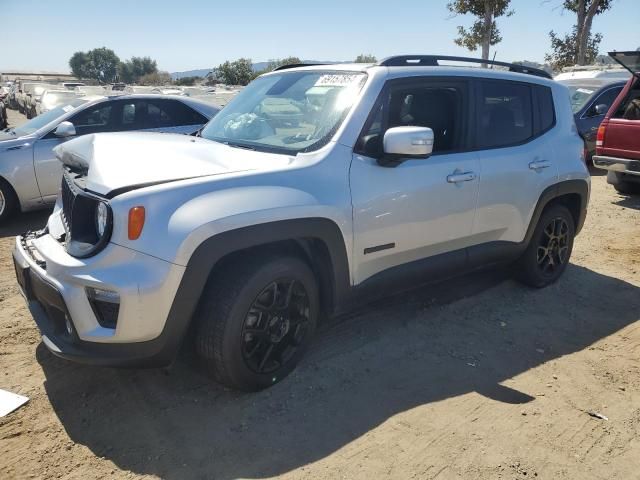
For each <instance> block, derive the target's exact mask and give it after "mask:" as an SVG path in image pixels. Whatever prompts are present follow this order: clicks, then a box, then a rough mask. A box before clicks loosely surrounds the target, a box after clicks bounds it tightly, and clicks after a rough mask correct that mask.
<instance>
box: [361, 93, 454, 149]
mask: <svg viewBox="0 0 640 480" xmlns="http://www.w3.org/2000/svg"><path fill="white" fill-rule="evenodd" d="M390 85H391V86H390V87H389V88H388V89H387V90H386V91H385V93H383V95H382V98H381V99H380V100H379V101H378V105H377V106H376V107H375V110H374V112H373V113H372V115H371V117H370V119H369V122H368V124H367V126H366V127H365V129H364V131H363V133H362V135H361V137H360V139H359V141H358V145H357V146H356V150H357V151H360V152H362V153H363V154H365V155H369V156H374V157H375V156H378V155H380V154H382V141H383V137H384V133H385V132H386V131H387V129H389V128H393V127H403V126H407V127H409V126H411V127H428V128H430V129H431V130H433V138H434V142H433V153H434V154H438V153H446V152H453V151H459V150H461V149H462V148H463V145H462V143H463V135H462V130H463V121H464V118H465V115H464V112H465V111H466V109H464V108H463V105H464V100H463V99H464V91H465V84H461V83H459V82H458V83H453V82H452V83H448V84H444V83H443V84H437V82H434V81H424V82H420V83H415V82H411V83H409V84H403V83H400V84H395V85H394V84H393V83H391V84H390Z"/></svg>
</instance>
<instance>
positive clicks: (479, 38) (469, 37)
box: [447, 0, 513, 58]
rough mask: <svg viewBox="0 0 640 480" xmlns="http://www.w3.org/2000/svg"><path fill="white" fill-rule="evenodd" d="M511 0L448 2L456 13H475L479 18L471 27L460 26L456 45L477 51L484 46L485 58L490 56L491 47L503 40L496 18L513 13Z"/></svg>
mask: <svg viewBox="0 0 640 480" xmlns="http://www.w3.org/2000/svg"><path fill="white" fill-rule="evenodd" d="M509 3H510V0H455V1H453V2H450V3H448V4H447V8H448V9H449V11H450V12H451V13H453V14H454V15H469V14H470V15H473V16H474V17H477V19H476V20H475V21H474V22H473V25H471V27H469V28H465V27H463V26H461V25H460V26H458V37H457V38H456V39H454V42H455V44H456V45H459V46H461V47H464V48H466V49H467V50H470V51H475V50H477V49H478V48H480V47H482V56H483V58H488V56H489V47H490V46H492V45H497V44H498V43H500V42H501V41H502V37H501V36H500V30H499V29H498V26H497V24H496V21H495V19H496V18H498V17H502V16H506V17H510V16H511V15H513V10H509Z"/></svg>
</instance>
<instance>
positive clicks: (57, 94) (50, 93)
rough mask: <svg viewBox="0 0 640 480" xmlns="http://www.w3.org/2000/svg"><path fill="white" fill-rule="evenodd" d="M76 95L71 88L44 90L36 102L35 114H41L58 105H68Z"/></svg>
mask: <svg viewBox="0 0 640 480" xmlns="http://www.w3.org/2000/svg"><path fill="white" fill-rule="evenodd" d="M77 97H78V96H77V95H76V93H75V92H73V91H71V90H45V91H44V92H43V93H42V96H41V97H40V100H38V102H37V103H36V115H42V114H43V113H46V112H48V111H49V110H53V109H54V108H56V107H58V106H60V105H68V104H69V102H71V101H72V100H74V99H75V98H77Z"/></svg>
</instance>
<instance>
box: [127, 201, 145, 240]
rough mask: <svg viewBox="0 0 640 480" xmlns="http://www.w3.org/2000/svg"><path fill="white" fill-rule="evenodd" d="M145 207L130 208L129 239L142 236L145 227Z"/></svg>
mask: <svg viewBox="0 0 640 480" xmlns="http://www.w3.org/2000/svg"><path fill="white" fill-rule="evenodd" d="M144 215H145V213H144V207H133V208H132V209H131V210H129V240H137V239H138V238H140V234H141V233H142V228H143V227H144Z"/></svg>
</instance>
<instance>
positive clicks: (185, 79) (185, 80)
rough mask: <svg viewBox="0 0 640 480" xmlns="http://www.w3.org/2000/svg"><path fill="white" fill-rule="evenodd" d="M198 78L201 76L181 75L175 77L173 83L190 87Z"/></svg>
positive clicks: (200, 78)
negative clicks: (180, 76)
mask: <svg viewBox="0 0 640 480" xmlns="http://www.w3.org/2000/svg"><path fill="white" fill-rule="evenodd" d="M198 80H202V77H182V78H178V79H176V81H175V82H174V83H175V84H176V85H180V86H182V87H192V86H194V85H195V84H196V82H197V81H198Z"/></svg>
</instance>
